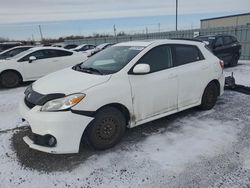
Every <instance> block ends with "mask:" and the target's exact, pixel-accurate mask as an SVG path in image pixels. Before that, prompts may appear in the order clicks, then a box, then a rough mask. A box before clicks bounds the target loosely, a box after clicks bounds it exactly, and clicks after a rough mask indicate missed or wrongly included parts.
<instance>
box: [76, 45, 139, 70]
mask: <svg viewBox="0 0 250 188" xmlns="http://www.w3.org/2000/svg"><path fill="white" fill-rule="evenodd" d="M143 48H144V47H137V46H113V47H110V48H108V49H107V50H104V51H101V52H100V53H98V54H96V55H95V56H92V57H91V58H89V59H88V60H86V61H85V62H83V63H82V64H80V65H77V66H75V67H73V69H74V70H77V71H82V72H87V73H91V74H94V73H96V74H113V73H116V72H118V71H120V70H121V69H122V68H123V67H124V66H126V65H127V64H128V63H129V62H130V61H131V60H132V59H133V58H134V57H135V56H136V55H138V54H139V53H140V52H141V51H142V50H143Z"/></svg>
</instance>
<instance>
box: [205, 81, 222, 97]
mask: <svg viewBox="0 0 250 188" xmlns="http://www.w3.org/2000/svg"><path fill="white" fill-rule="evenodd" d="M210 84H215V85H216V87H217V96H220V92H221V88H220V87H221V86H220V82H219V81H218V80H216V79H214V80H211V81H210V82H209V83H208V84H207V85H206V87H205V89H204V90H203V93H204V92H205V90H206V88H207V86H208V85H210Z"/></svg>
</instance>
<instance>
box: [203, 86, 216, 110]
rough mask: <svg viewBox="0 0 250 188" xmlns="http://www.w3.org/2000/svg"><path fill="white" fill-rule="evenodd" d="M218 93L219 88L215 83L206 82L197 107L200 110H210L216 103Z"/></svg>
mask: <svg viewBox="0 0 250 188" xmlns="http://www.w3.org/2000/svg"><path fill="white" fill-rule="evenodd" d="M218 95H219V89H218V87H217V85H216V84H215V83H213V82H212V83H210V84H208V86H207V87H206V89H205V91H204V93H203V96H202V100H201V105H200V106H199V108H200V109H201V110H211V109H212V108H213V107H214V106H215V104H216V101H217V97H218Z"/></svg>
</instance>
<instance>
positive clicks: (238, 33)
mask: <svg viewBox="0 0 250 188" xmlns="http://www.w3.org/2000/svg"><path fill="white" fill-rule="evenodd" d="M194 34H199V35H214V34H230V35H233V36H235V37H237V39H238V40H239V42H240V43H241V45H242V55H241V59H242V60H250V25H244V26H237V27H220V28H209V29H192V30H182V31H169V32H158V33H147V34H134V35H124V36H117V37H114V36H111V37H101V38H84V39H75V40H66V41H65V43H67V44H71V43H73V44H95V45H98V44H102V43H118V42H126V41H133V40H149V39H171V38H193V37H194Z"/></svg>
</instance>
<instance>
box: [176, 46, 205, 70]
mask: <svg viewBox="0 0 250 188" xmlns="http://www.w3.org/2000/svg"><path fill="white" fill-rule="evenodd" d="M174 48H175V63H174V64H175V66H180V65H185V64H187V63H192V62H196V61H200V60H203V59H204V56H203V55H202V53H201V51H200V50H199V49H198V47H196V46H191V45H175V47H174Z"/></svg>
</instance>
